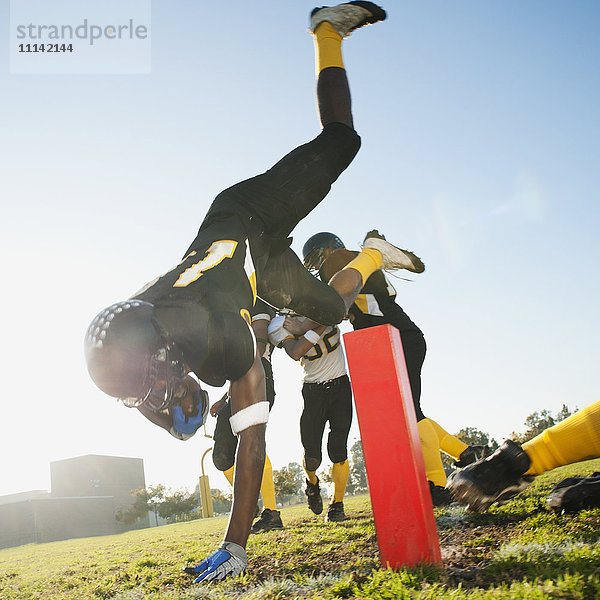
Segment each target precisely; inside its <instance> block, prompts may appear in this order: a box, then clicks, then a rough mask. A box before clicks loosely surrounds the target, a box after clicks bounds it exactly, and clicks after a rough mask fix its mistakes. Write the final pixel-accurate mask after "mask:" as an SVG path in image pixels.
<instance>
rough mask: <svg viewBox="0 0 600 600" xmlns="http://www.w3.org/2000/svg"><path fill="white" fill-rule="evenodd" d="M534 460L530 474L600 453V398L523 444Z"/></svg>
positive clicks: (532, 460) (594, 456) (593, 456)
mask: <svg viewBox="0 0 600 600" xmlns="http://www.w3.org/2000/svg"><path fill="white" fill-rule="evenodd" d="M523 450H525V452H527V455H528V456H529V458H530V459H531V467H530V468H529V471H527V473H526V474H527V475H540V474H541V473H544V472H545V471H550V470H551V469H554V468H555V467H560V466H562V465H569V464H571V463H574V462H578V461H580V460H586V459H588V458H597V457H599V456H600V400H598V401H597V402H594V403H593V404H590V405H589V406H587V407H586V408H584V409H582V410H579V411H577V412H576V413H575V414H574V415H571V416H570V417H569V418H568V419H565V420H564V421H561V422H560V423H558V424H557V425H554V426H553V427H549V428H548V429H546V431H544V432H543V433H540V435H538V436H536V437H534V438H533V439H532V440H529V441H528V442H525V443H524V444H523Z"/></svg>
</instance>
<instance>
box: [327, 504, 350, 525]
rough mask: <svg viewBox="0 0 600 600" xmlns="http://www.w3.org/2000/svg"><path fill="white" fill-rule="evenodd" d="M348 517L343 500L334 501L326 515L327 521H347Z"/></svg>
mask: <svg viewBox="0 0 600 600" xmlns="http://www.w3.org/2000/svg"><path fill="white" fill-rule="evenodd" d="M346 519H347V517H346V513H345V512H344V503H343V502H332V503H331V504H330V505H329V506H328V507H327V514H326V515H325V522H326V523H327V521H345V520H346Z"/></svg>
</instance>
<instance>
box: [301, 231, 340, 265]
mask: <svg viewBox="0 0 600 600" xmlns="http://www.w3.org/2000/svg"><path fill="white" fill-rule="evenodd" d="M345 247H346V246H344V242H342V240H340V238H339V237H338V236H337V235H335V233H329V232H328V231H321V232H320V233H315V235H313V236H311V237H309V238H308V240H306V243H305V244H304V247H303V248H302V258H303V260H304V266H305V267H306V268H307V269H308V270H309V271H318V270H319V269H320V268H321V265H322V264H323V260H324V256H323V254H324V252H325V250H326V249H327V248H330V249H331V250H337V249H338V248H345Z"/></svg>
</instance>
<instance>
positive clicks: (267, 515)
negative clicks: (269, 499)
mask: <svg viewBox="0 0 600 600" xmlns="http://www.w3.org/2000/svg"><path fill="white" fill-rule="evenodd" d="M273 529H283V523H282V521H281V513H280V512H279V511H278V510H271V509H270V508H265V509H264V510H263V511H262V514H261V515H260V518H259V519H258V520H257V521H255V523H254V525H252V529H251V530H250V533H259V532H260V531H272V530H273Z"/></svg>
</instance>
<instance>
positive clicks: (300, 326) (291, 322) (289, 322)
mask: <svg viewBox="0 0 600 600" xmlns="http://www.w3.org/2000/svg"><path fill="white" fill-rule="evenodd" d="M283 326H284V327H285V328H286V329H287V330H288V331H289V332H290V333H291V334H292V335H294V336H299V335H304V334H305V333H306V332H307V331H308V330H309V329H313V328H314V327H316V326H318V323H315V322H314V321H313V320H312V319H299V318H298V317H289V316H286V318H285V321H284V322H283Z"/></svg>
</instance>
